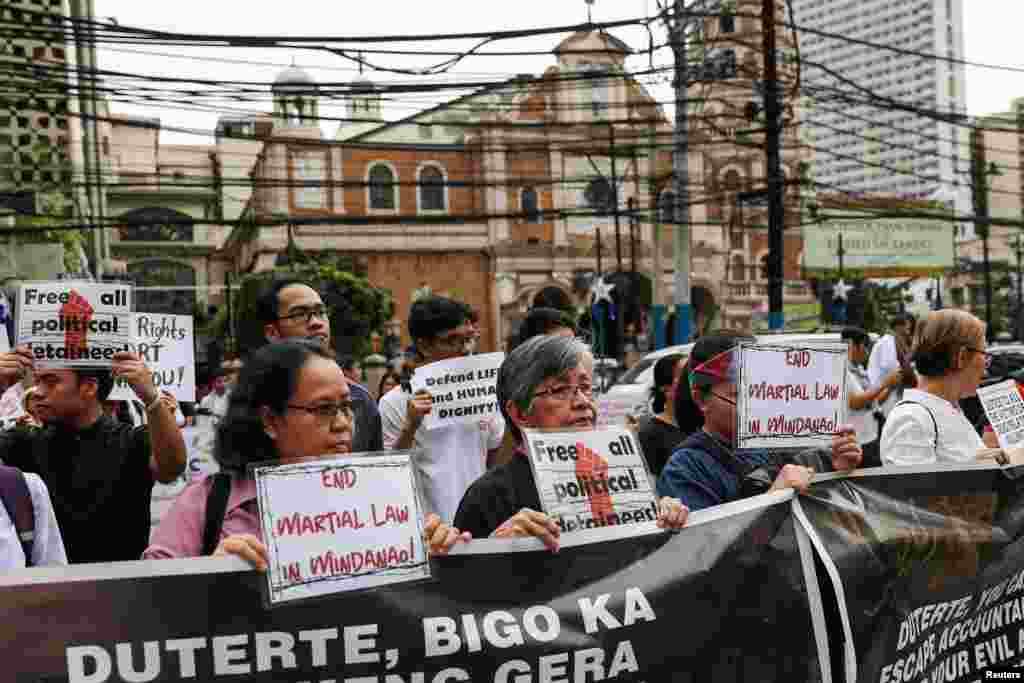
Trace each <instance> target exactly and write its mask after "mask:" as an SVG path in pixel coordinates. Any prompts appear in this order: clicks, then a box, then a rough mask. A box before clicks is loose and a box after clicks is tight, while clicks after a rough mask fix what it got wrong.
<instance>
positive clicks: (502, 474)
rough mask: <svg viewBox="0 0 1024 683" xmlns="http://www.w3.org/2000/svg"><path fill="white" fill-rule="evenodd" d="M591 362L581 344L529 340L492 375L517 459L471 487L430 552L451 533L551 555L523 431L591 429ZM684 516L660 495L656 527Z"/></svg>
mask: <svg viewBox="0 0 1024 683" xmlns="http://www.w3.org/2000/svg"><path fill="white" fill-rule="evenodd" d="M593 362H594V361H593V357H592V356H591V355H590V350H589V349H588V347H587V346H586V345H585V344H583V343H582V342H580V341H579V340H577V339H574V338H571V337H559V336H540V337H534V338H532V339H530V340H528V341H526V342H524V343H523V344H522V345H520V346H518V347H516V348H515V349H514V350H513V351H512V352H511V353H509V354H508V356H506V358H505V362H504V363H503V364H502V366H501V370H500V371H499V372H498V386H497V398H498V405H499V406H500V407H501V412H502V414H503V415H504V416H505V422H506V424H507V425H508V428H509V430H510V431H511V432H512V434H513V438H514V439H515V444H516V454H515V457H513V458H512V460H511V461H509V462H507V463H505V464H503V465H499V466H498V467H495V468H493V469H491V470H490V471H488V472H487V473H486V474H484V475H483V476H482V477H480V478H479V479H477V480H476V482H474V483H473V485H472V486H470V487H469V490H468V491H466V494H465V495H464V496H463V498H462V502H461V503H459V510H458V512H457V513H456V515H455V523H454V525H453V527H452V528H447V527H446V528H434V529H431V531H433V532H435V533H434V535H435V537H436V539H437V540H438V541H441V540H442V539H447V541H448V543H446V544H443V543H437V544H435V543H431V545H432V546H436V547H435V548H434V549H435V552H444V550H445V549H446V548H445V547H443V546H446V545H450V544H451V533H455V534H458V535H459V537H460V538H462V539H463V540H466V539H469V538H472V537H474V536H475V537H477V538H482V537H488V536H490V537H493V538H508V537H514V536H535V537H537V538H539V539H541V540H542V541H543V542H544V544H545V545H546V546H547V547H548V548H550V549H551V550H557V549H558V546H559V535H560V530H559V527H558V525H557V524H556V523H555V521H554V520H552V519H551V518H550V517H548V516H547V515H545V514H544V513H543V512H541V509H542V508H541V503H540V496H539V494H538V493H537V485H536V484H535V483H534V479H533V471H532V470H531V469H530V462H529V460H528V459H527V455H526V451H525V448H524V442H523V433H522V429H523V428H524V427H525V428H529V427H533V428H572V429H579V430H584V429H592V428H593V427H594V424H595V421H596V419H597V409H596V407H595V405H594V399H593V391H594V388H593V387H594V385H593ZM688 513H689V510H687V508H686V507H685V506H684V505H683V504H682V503H681V502H680V501H679V500H677V499H674V498H662V499H661V500H660V501H659V505H658V524H659V526H662V527H669V528H674V529H678V528H680V527H682V526H683V525H685V524H686V517H687V515H688ZM430 540H431V539H430V538H428V541H430Z"/></svg>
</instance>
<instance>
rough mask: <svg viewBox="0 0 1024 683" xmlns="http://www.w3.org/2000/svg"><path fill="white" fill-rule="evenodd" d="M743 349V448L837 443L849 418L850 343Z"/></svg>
mask: <svg viewBox="0 0 1024 683" xmlns="http://www.w3.org/2000/svg"><path fill="white" fill-rule="evenodd" d="M737 353H738V358H737V359H735V361H734V362H738V364H739V367H738V381H737V386H736V398H737V402H736V419H737V425H736V446H737V448H741V449H748V448H749V449H753V448H772V449H777V448H807V447H814V446H822V445H828V443H829V442H831V440H832V437H833V436H834V435H835V434H836V433H837V431H838V429H839V426H840V425H842V424H844V423H845V422H846V414H847V405H848V404H847V399H846V391H847V388H846V365H847V347H846V344H845V343H838V342H837V343H833V342H817V343H813V344H811V343H803V344H799V345H787V344H780V343H742V344H740V345H739V348H738V351H737Z"/></svg>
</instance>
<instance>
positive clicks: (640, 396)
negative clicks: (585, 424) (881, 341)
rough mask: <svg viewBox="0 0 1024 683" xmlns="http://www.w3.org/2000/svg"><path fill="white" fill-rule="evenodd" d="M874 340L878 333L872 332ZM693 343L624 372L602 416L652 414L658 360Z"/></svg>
mask: <svg viewBox="0 0 1024 683" xmlns="http://www.w3.org/2000/svg"><path fill="white" fill-rule="evenodd" d="M757 338H758V339H759V340H761V341H772V342H779V343H784V344H800V343H808V342H823V341H832V342H838V341H840V340H841V339H840V336H839V333H825V334H813V333H786V334H764V335H758V336H757ZM872 339H874V335H872ZM692 349H693V344H678V345H676V346H667V347H665V348H663V349H658V350H657V351H652V352H651V353H648V354H647V355H646V356H644V357H643V358H641V359H640V360H639V361H638V362H637V363H636V365H634V366H633V367H631V368H630V369H629V370H627V371H626V372H624V373H623V374H622V376H621V377H619V380H618V382H616V383H615V384H614V385H612V386H611V388H609V389H608V391H607V392H605V393H604V395H603V396H601V397H600V398H599V399H598V415H599V416H600V415H601V411H602V408H604V409H605V410H609V409H611V410H614V411H615V413H616V414H617V415H618V414H625V413H629V414H631V415H633V416H634V417H637V418H642V417H646V416H648V415H650V414H651V387H652V386H653V384H654V364H655V363H656V362H658V359H660V358H664V357H665V356H669V355H672V354H674V353H679V354H682V355H683V357H684V359H685V358H686V357H689V355H690V351H691V350H692Z"/></svg>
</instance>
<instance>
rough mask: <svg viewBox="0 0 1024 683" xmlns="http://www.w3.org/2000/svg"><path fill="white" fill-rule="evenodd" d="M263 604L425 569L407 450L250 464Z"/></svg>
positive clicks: (416, 574)
mask: <svg viewBox="0 0 1024 683" xmlns="http://www.w3.org/2000/svg"><path fill="white" fill-rule="evenodd" d="M253 474H254V476H255V479H256V492H257V500H258V505H259V511H260V524H261V527H262V529H263V538H264V539H265V540H266V544H267V550H268V565H269V568H268V569H267V573H266V583H265V586H266V602H267V604H268V605H269V606H271V607H273V606H275V605H280V604H284V603H288V602H294V601H296V600H304V599H308V598H315V597H320V596H324V595H330V594H332V593H339V592H342V591H352V590H361V589H364V588H372V587H374V586H383V585H386V584H391V583H400V582H404V581H415V580H419V579H424V578H427V577H429V576H430V565H429V563H428V562H427V553H426V548H425V547H424V543H423V537H422V519H421V514H420V504H419V498H418V496H417V486H416V479H415V475H414V473H413V468H412V458H411V456H410V455H409V453H407V452H401V451H394V452H391V453H389V454H387V455H360V456H358V457H351V456H344V457H336V458H327V459H323V460H317V461H315V462H302V463H294V464H288V465H273V466H263V467H254V468H253Z"/></svg>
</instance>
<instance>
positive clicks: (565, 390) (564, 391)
mask: <svg viewBox="0 0 1024 683" xmlns="http://www.w3.org/2000/svg"><path fill="white" fill-rule="evenodd" d="M576 392H579V393H580V394H581V395H582V396H583V398H586V399H590V398H593V397H594V385H593V384H565V385H563V386H560V387H552V388H551V389H543V390H541V391H535V392H533V397H534V398H539V397H541V396H550V397H551V398H553V399H555V400H556V401H571V400H572V399H573V397H575V396H576Z"/></svg>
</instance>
